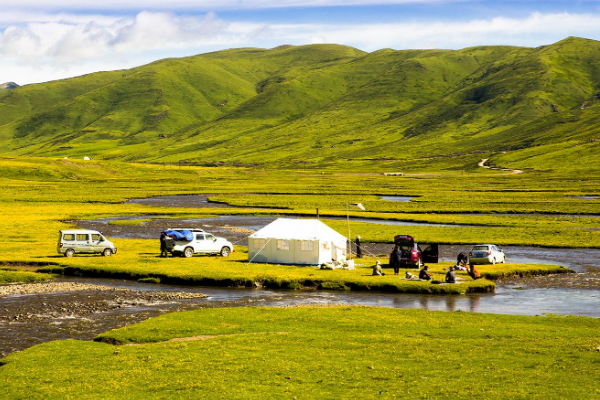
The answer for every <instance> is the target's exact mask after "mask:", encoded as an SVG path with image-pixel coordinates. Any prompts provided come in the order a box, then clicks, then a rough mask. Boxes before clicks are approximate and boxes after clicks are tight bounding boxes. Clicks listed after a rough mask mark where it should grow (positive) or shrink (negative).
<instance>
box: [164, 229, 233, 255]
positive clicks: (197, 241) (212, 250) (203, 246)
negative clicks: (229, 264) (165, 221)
mask: <svg viewBox="0 0 600 400" xmlns="http://www.w3.org/2000/svg"><path fill="white" fill-rule="evenodd" d="M163 232H164V233H165V234H166V235H167V236H168V238H169V239H168V240H167V251H168V252H169V253H171V254H172V255H173V256H182V257H187V258H189V257H192V256H193V255H194V254H220V255H222V256H223V257H227V256H229V254H230V253H231V252H232V251H233V244H232V243H231V242H230V241H229V240H227V239H225V238H221V237H216V236H213V235H212V234H210V233H208V232H205V231H204V230H203V229H198V228H169V229H167V230H165V231H163Z"/></svg>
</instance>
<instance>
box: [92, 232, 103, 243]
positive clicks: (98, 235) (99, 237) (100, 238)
mask: <svg viewBox="0 0 600 400" xmlns="http://www.w3.org/2000/svg"><path fill="white" fill-rule="evenodd" d="M92 240H95V241H100V240H102V235H100V234H98V233H92Z"/></svg>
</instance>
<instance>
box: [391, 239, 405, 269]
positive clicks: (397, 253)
mask: <svg viewBox="0 0 600 400" xmlns="http://www.w3.org/2000/svg"><path fill="white" fill-rule="evenodd" d="M401 259H402V250H400V246H398V245H396V246H394V250H392V254H390V264H391V266H392V267H393V268H394V275H398V273H399V272H400V260H401Z"/></svg>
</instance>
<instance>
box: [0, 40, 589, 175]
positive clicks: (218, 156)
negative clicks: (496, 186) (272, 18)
mask: <svg viewBox="0 0 600 400" xmlns="http://www.w3.org/2000/svg"><path fill="white" fill-rule="evenodd" d="M597 65H600V42H597V41H593V40H589V39H581V38H574V37H569V38H566V39H564V40H561V41H559V42H557V43H555V44H552V45H548V46H542V47H538V48H525V47H513V46H479V47H470V48H465V49H461V50H391V49H382V50H378V51H375V52H372V53H365V52H362V51H360V50H357V49H354V48H351V47H347V46H340V45H307V46H279V47H277V48H274V49H255V48H244V49H229V50H224V51H218V52H212V53H207V54H201V55H197V56H192V57H185V58H179V59H164V60H157V61H155V62H153V63H151V64H148V65H145V66H141V67H137V68H132V69H129V70H122V71H113V72H99V73H94V74H89V75H86V76H83V77H78V78H72V79H67V80H61V81H54V82H48V83H46V84H36V85H26V86H21V87H19V88H17V89H12V90H10V91H6V92H4V93H2V94H0V154H7V155H35V156H82V155H90V154H93V155H96V156H100V157H103V158H107V159H108V158H114V159H122V160H126V161H146V162H165V161H180V160H181V161H186V162H194V163H198V164H205V165H213V164H219V165H220V164H232V165H239V164H253V165H295V164H297V163H306V162H308V163H312V164H315V165H320V164H327V163H340V162H345V161H347V160H368V159H369V160H372V159H385V160H399V161H405V162H409V161H410V162H416V163H420V162H422V161H423V160H426V159H431V158H432V157H434V158H436V159H437V158H440V157H442V158H444V157H446V158H448V157H450V158H452V154H462V155H464V154H480V153H481V152H488V153H489V154H496V155H497V156H498V157H501V158H503V159H504V160H506V161H505V162H508V163H510V164H511V165H513V166H516V167H519V168H531V165H534V164H535V165H538V166H539V163H536V162H535V157H533V158H532V157H526V159H523V158H522V157H519V156H518V154H514V157H513V158H512V159H511V158H509V157H508V156H502V154H504V153H503V152H506V151H508V152H511V153H515V152H517V153H518V152H519V151H523V150H524V149H528V148H529V147H531V146H534V145H535V146H540V145H542V146H543V145H548V146H552V145H555V144H556V143H558V142H560V141H565V140H573V141H584V142H585V141H586V140H592V139H595V138H597V137H600V123H598V122H595V121H596V119H597V118H596V117H597V116H598V112H599V111H600V104H598V95H599V94H600V67H597ZM582 121H586V123H587V124H589V126H586V125H585V124H583V125H582ZM570 127H571V128H573V127H577V129H576V130H575V131H572V130H570V129H569V128H570ZM589 143H594V142H593V141H591V142H589ZM591 147H592V148H593V151H595V150H596V149H595V147H594V146H591ZM398 148H401V149H402V151H398V150H397V149H398ZM536 157H539V155H537V156H536ZM578 157H579V158H581V159H582V161H581V162H587V163H588V164H589V163H590V162H591V163H592V167H593V168H596V166H595V165H597V161H595V160H594V158H593V154H592V153H590V154H583V156H582V155H581V154H580V155H579V156H578ZM586 160H587V161H586ZM463 162H467V161H466V160H464V161H463V160H460V157H459V159H457V160H456V163H455V164H454V166H453V167H454V168H464V164H463ZM469 162H471V160H469ZM594 163H595V164H594Z"/></svg>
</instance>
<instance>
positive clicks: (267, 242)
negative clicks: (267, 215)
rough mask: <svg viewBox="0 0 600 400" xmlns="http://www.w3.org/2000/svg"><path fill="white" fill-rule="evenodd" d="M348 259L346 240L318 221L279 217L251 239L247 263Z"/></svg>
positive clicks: (287, 262) (311, 263)
mask: <svg viewBox="0 0 600 400" xmlns="http://www.w3.org/2000/svg"><path fill="white" fill-rule="evenodd" d="M345 259H346V238H345V237H344V236H343V235H341V234H339V233H337V232H336V231H334V230H333V229H331V228H330V227H328V226H327V225H325V224H324V223H322V222H321V221H319V220H318V219H290V218H278V219H276V220H275V221H273V222H271V223H270V224H269V225H267V226H265V227H264V228H262V229H260V230H258V231H256V232H255V233H253V234H252V235H250V236H249V237H248V260H249V261H250V262H260V263H272V264H300V265H319V264H322V263H324V262H330V261H344V260H345Z"/></svg>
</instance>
